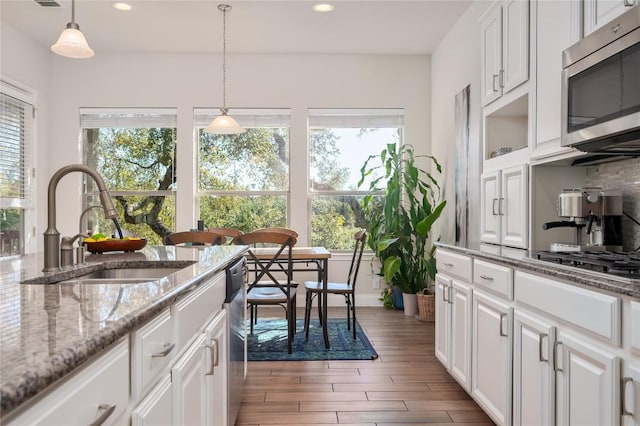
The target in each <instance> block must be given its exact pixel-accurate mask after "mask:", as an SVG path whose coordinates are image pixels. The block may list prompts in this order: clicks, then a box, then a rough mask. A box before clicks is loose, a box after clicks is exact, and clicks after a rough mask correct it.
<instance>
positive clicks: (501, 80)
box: [498, 70, 504, 87]
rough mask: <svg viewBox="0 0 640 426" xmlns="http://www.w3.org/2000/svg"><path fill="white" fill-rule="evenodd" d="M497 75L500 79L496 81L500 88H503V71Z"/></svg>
mask: <svg viewBox="0 0 640 426" xmlns="http://www.w3.org/2000/svg"><path fill="white" fill-rule="evenodd" d="M498 75H499V76H500V78H498V81H499V83H500V87H504V70H500V72H499V73H498Z"/></svg>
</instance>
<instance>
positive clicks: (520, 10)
mask: <svg viewBox="0 0 640 426" xmlns="http://www.w3.org/2000/svg"><path fill="white" fill-rule="evenodd" d="M480 28H481V40H482V55H481V61H482V65H481V67H482V78H481V90H482V105H483V106H484V105H487V104H489V103H490V102H492V101H494V100H496V99H498V98H499V97H501V96H502V95H503V94H505V93H507V92H509V91H511V90H512V89H513V88H515V87H517V86H518V85H520V84H522V83H524V82H525V81H527V79H528V78H529V2H528V1H522V0H505V1H499V2H496V3H494V4H493V5H491V6H490V7H489V8H488V9H487V11H486V12H485V13H484V14H483V15H482V17H481V18H480Z"/></svg>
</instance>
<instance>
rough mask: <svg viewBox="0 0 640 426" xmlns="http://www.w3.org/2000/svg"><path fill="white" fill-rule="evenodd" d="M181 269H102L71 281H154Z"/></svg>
mask: <svg viewBox="0 0 640 426" xmlns="http://www.w3.org/2000/svg"><path fill="white" fill-rule="evenodd" d="M180 269H182V268H117V269H102V270H100V271H93V272H89V273H88V274H84V275H80V276H77V277H75V278H71V279H72V280H80V279H82V280H84V279H94V278H101V279H105V278H106V279H115V280H120V279H149V280H156V279H158V278H164V277H166V276H167V275H171V274H173V273H174V272H178V271H179V270H180Z"/></svg>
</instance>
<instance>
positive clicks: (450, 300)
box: [447, 286, 453, 305]
mask: <svg viewBox="0 0 640 426" xmlns="http://www.w3.org/2000/svg"><path fill="white" fill-rule="evenodd" d="M448 290H449V300H447V302H449V304H450V305H453V297H452V296H453V294H452V293H453V286H448Z"/></svg>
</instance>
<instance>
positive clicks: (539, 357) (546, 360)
mask: <svg viewBox="0 0 640 426" xmlns="http://www.w3.org/2000/svg"><path fill="white" fill-rule="evenodd" d="M546 337H549V335H548V334H547V333H540V334H539V335H538V359H539V360H540V362H547V363H548V362H549V359H548V358H547V359H544V356H542V341H543V340H544V339H545V338H546Z"/></svg>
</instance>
